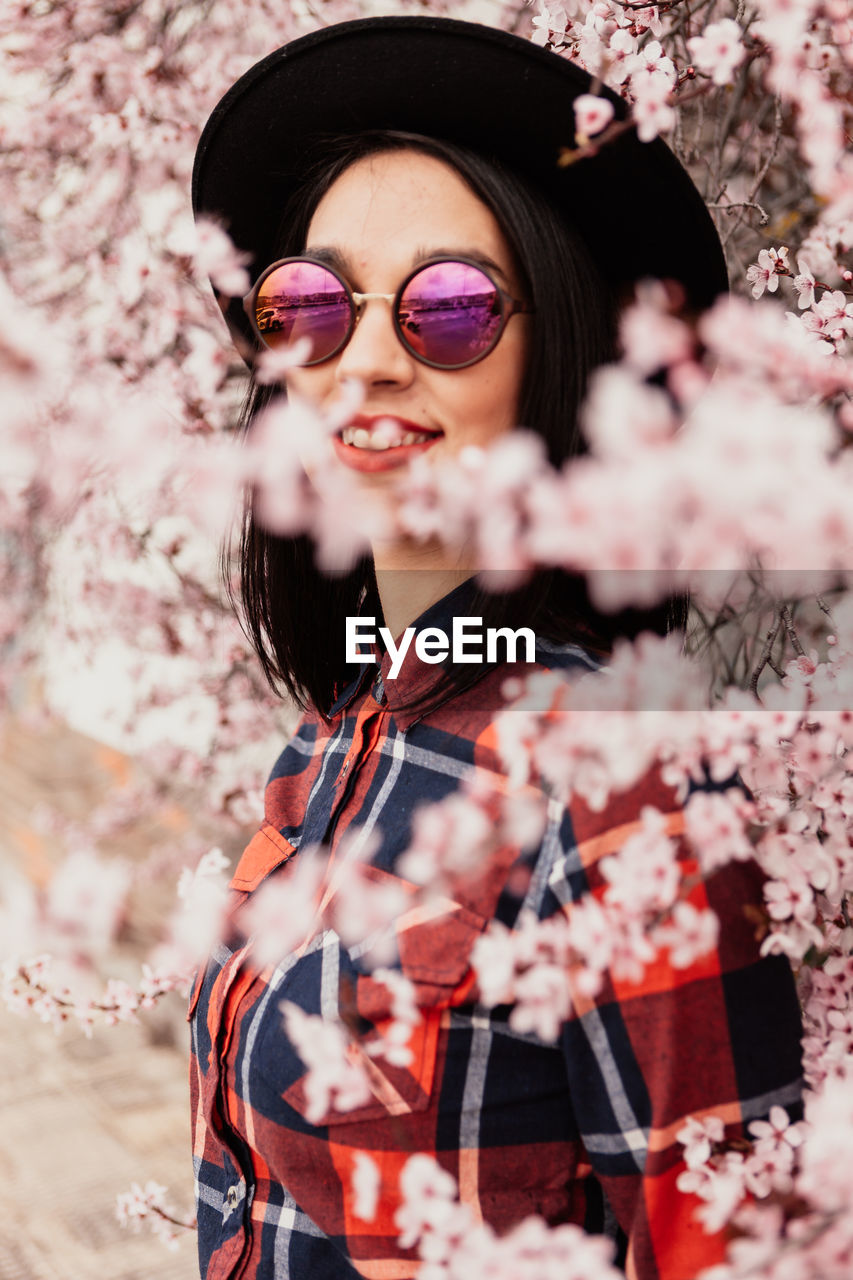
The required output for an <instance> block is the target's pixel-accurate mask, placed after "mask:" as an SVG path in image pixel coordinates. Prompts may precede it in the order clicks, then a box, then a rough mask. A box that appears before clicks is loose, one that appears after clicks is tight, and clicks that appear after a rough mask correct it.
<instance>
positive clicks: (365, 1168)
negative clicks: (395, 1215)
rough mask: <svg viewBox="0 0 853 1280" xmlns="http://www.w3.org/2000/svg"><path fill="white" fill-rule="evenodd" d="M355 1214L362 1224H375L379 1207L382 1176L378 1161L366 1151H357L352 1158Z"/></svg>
mask: <svg viewBox="0 0 853 1280" xmlns="http://www.w3.org/2000/svg"><path fill="white" fill-rule="evenodd" d="M352 1162H353V1170H352V1189H353V1194H354V1200H353V1213H354V1214H355V1216H356V1217H357V1218H361V1220H362V1222H373V1221H374V1219H375V1218H376V1211H377V1209H378V1207H379V1192H380V1189H381V1187H382V1174H381V1172H380V1170H379V1166H378V1164H377V1163H376V1161H375V1160H374V1159H373V1158H372V1156H369V1155H368V1154H367V1152H365V1151H355V1152H353V1157H352Z"/></svg>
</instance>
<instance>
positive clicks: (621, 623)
mask: <svg viewBox="0 0 853 1280" xmlns="http://www.w3.org/2000/svg"><path fill="white" fill-rule="evenodd" d="M405 149H414V150H417V151H420V152H423V153H425V154H427V155H431V156H435V157H436V158H438V159H440V160H443V161H444V162H445V163H447V164H449V165H450V166H451V167H452V168H453V169H455V170H456V172H457V173H459V174H460V176H461V177H462V178H463V179H464V180H465V181H466V182H467V184H468V186H469V187H470V188H471V190H472V191H473V192H474V193H475V195H477V196H478V197H479V198H480V199H481V200H482V201H483V202H484V204H486V205H487V206H488V207H489V208H490V209H491V211H492V213H493V214H494V216H495V217H496V219H497V221H498V223H499V225H500V227H501V229H502V231H503V233H504V235H505V237H506V240H507V243H508V245H509V247H510V250H511V251H512V254H513V256H514V259H515V264H516V266H517V269H518V273H519V279H520V281H521V284H522V288H523V290H524V297H525V298H526V300H528V301H530V302H532V304H533V307H534V312H533V315H532V316H531V338H530V345H529V353H530V354H529V358H528V364H527V368H526V371H525V376H524V379H523V383H522V388H521V396H520V402H519V422H520V425H523V426H526V427H529V428H531V429H532V430H535V431H536V432H537V433H538V434H539V435H540V436H542V438H543V440H544V441H545V446H546V450H547V454H548V458H549V461H550V462H551V464H552V465H554V466H559V465H560V464H561V463H562V462H564V461H565V460H566V459H567V458H570V457H573V456H575V455H577V454H580V453H582V452H583V451H584V447H585V446H584V442H583V437H582V435H581V432H580V425H579V416H580V415H579V411H580V407H581V404H582V401H583V398H584V395H585V393H586V388H587V382H588V378H589V375H590V373H591V371H592V370H593V369H594V368H595V367H596V366H597V365H600V364H604V363H606V362H607V361H609V360H611V359H613V357H614V354H615V341H616V302H615V300H614V297H613V295H612V292H611V290H610V288H609V286H608V285H606V284H605V283H604V281H603V279H602V278H601V276H600V274H599V272H598V270H597V268H596V266H595V263H594V262H593V260H592V258H591V255H590V253H589V251H588V250H587V248H586V247H585V245H584V244H583V242H582V241H581V239H580V237H579V236H578V235H577V233H576V232H575V231H574V230H573V229H572V227H571V226H570V225H569V224H567V222H566V221H565V219H564V218H562V217H561V216H560V214H558V213H557V211H556V209H555V208H554V207H553V205H552V204H551V203H550V201H549V200H548V199H547V198H546V197H545V196H544V194H543V193H542V192H540V191H539V190H538V189H536V188H535V187H534V186H532V184H531V183H530V182H529V180H527V179H526V178H521V177H519V176H518V175H517V174H515V173H512V172H510V171H509V170H508V169H507V168H506V166H505V165H504V164H503V163H502V162H500V161H498V160H497V159H496V158H495V157H493V156H489V157H487V156H485V155H483V154H480V153H478V152H474V151H470V150H468V149H467V148H464V147H461V146H459V145H457V144H455V143H449V142H444V141H440V140H438V139H434V138H426V137H421V136H420V135H415V134H407V133H401V132H389V131H375V132H363V133H360V134H357V135H354V136H352V137H343V138H335V139H327V140H325V141H324V142H323V143H322V146H321V147H320V148H318V153H319V155H320V157H321V158H320V159H319V160H318V161H317V162H316V163H315V164H314V166H313V168H311V169H310V170H309V171H308V176H307V179H306V181H305V183H304V184H303V186H302V187H301V188H300V191H299V193H298V195H297V196H296V198H295V199H294V200H293V201H292V202H291V204H290V206H289V207H288V208H287V209H286V210H285V212H284V217H283V219H282V223H281V227H280V232H279V238H278V245H277V249H276V253H275V256H276V257H288V256H290V255H295V254H298V253H301V252H302V250H303V249H304V247H305V242H306V237H307V232H308V226H309V223H310V221H311V217H312V216H313V213H314V210H315V209H316V207H317V205H318V204H319V202H320V200H321V199H322V197H323V195H324V194H325V193H326V192H327V191H328V190H329V188H330V187H331V185H332V184H333V183H334V181H335V180H336V179H337V178H338V177H339V176H340V175H341V174H342V173H343V172H344V170H345V169H347V168H348V167H349V166H350V165H351V164H353V163H354V162H355V161H356V160H359V159H362V158H363V157H365V156H368V155H373V154H377V153H379V152H386V151H393V150H405ZM258 265H259V266H261V267H262V266H264V265H266V264H258ZM272 395H273V391H272V390H271V388H269V387H266V386H260V385H258V384H257V383H254V382H253V383H252V385H251V387H250V389H249V393H248V396H247V398H246V403H245V405H244V407H243V413H242V417H241V425H242V426H243V427H244V428H246V427H248V426H249V424H250V423H251V421H252V420H253V418H254V417H255V415H256V414H257V413H258V412H259V411H260V410H261V409H262V408H263V407H264V406H265V405H266V404H267V403H268V402H269V401H270V399H271V398H272ZM240 565H241V583H240V586H241V599H242V612H243V617H244V625H245V627H246V630H247V633H248V635H249V638H250V639H251V641H252V643H253V645H254V647H255V649H256V651H257V653H258V656H259V658H260V661H261V664H262V666H263V669H264V673H265V675H266V677H267V679H268V680H269V682H270V684H271V685H272V687H273V688H279V687H283V688H284V689H285V690H287V692H289V693H290V694H291V696H292V697H293V698H294V699H295V700H296V701H297V702H298V703H299V704H300V705H301V706H303V707H304V706H306V705H308V704H309V703H312V704H313V705H314V706H315V707H316V708H317V709H318V710H319V711H320V712H321V714H325V713H326V712H328V710H329V708H330V707H331V706H332V704H333V702H334V700H335V698H336V696H337V694H338V693H339V692H340V690H341V689H342V688H343V687H344V686H345V684H346V683H348V682H349V681H350V680H352V678H353V677H354V676H355V675H356V674H358V673H359V672H361V671H363V668H362V667H358V668H348V667H347V666H346V664H345V663H344V661H343V636H344V619H345V618H346V617H348V616H350V617H351V616H354V615H355V614H357V613H358V612H359V610H360V609H361V610H362V611H363V612H366V613H368V614H370V615H373V616H376V617H378V618H380V619H381V614H382V606H381V603H380V601H379V595H378V591H377V588H376V581H375V577H374V574H373V564H372V561H371V559H370V558H369V557H367V558H364V559H362V560H360V561H359V562H358V564H356V566H355V567H354V568H353V569H352V570H351V571H350V572H348V573H345V574H342V575H334V576H332V575H329V574H327V573H324V572H322V571H320V570H319V569H318V568H317V567H316V564H315V559H314V550H313V545H312V543H311V541H310V539H309V538H308V537H305V536H297V537H281V536H278V535H276V534H273V533H270V532H268V531H267V530H266V529H265V528H264V527H263V526H262V525H261V524H259V523H258V522H257V521H256V520H255V519H254V516H253V512H252V504H251V501H250V502H249V503H247V509H246V518H245V521H244V526H243V531H242V538H241V543H240ZM306 605H308V606H309V607H307V608H306V607H305V606H306ZM366 606H369V607H366ZM470 612H471V614H472V615H473V616H476V617H482V619H483V625H484V626H486V627H501V626H513V627H519V626H528V627H532V628H533V630H534V631H535V633H536V634H537V636H543V637H547V638H549V639H551V640H555V641H564V642H565V641H575V642H577V643H579V644H583V645H585V646H586V647H587V648H588V649H591V650H593V651H597V652H599V653H602V654H606V653H607V652H609V651H610V649H611V648H612V645H613V642H614V640H615V639H616V638H617V637H618V636H632V635H635V634H637V633H639V631H641V630H649V629H650V630H654V631H657V632H663V631H665V630H667V629H668V627H669V625H671V624H672V622H673V621H682V622H683V619H681V618H677V619H676V618H674V617H673V610H672V607H671V605H669V604H665V605H664V606H662V607H661V608H659V609H657V610H653V611H651V612H639V611H635V610H626V611H623V612H622V613H621V614H617V615H613V616H610V615H601V614H599V613H598V612H597V611H596V610H595V609H594V608H593V606H592V604H591V602H590V600H589V596H588V594H587V590H586V584H585V581H584V579H583V577H582V576H580V575H576V574H572V573H568V572H564V571H563V570H560V569H550V570H542V571H539V572H536V573H534V574H532V575H531V577H530V578H529V579H528V581H527V582H526V583H525V585H524V586H522V587H521V588H520V589H518V590H516V591H513V592H512V593H511V594H505V595H497V594H495V593H493V592H487V591H485V590H483V589H481V588H479V587H477V588H476V590H475V595H474V599H473V601H472V602H471V604H470ZM311 621H314V622H315V623H319V625H314V626H311V625H310V623H311ZM444 669H445V675H446V677H447V679H448V680H449V681H451V682H452V685H457V686H461V685H463V684H464V683H468V682H470V681H471V679H472V678H476V675H475V676H473V677H472V674H471V671H472V669H471V667H470V666H468V665H466V666H465V667H458V668H457V667H454V665H453V664H452V663H449V662H448V663H447V664H445V668H444ZM446 692H447V685H446V684H445V685H444V688H443V692H442V693H441V695H440V696H439V695H437V696H436V698H435V701H439V700H440V697H444V696H446ZM430 705H431V704H429V703H427V704H424V707H423V708H422V713H423V712H425V711H427V710H429V706H430Z"/></svg>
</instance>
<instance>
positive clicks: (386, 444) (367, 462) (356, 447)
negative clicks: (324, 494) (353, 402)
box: [332, 414, 444, 471]
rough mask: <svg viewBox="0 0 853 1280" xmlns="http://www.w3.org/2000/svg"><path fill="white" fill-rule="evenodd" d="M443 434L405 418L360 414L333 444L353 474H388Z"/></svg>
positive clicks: (428, 446) (333, 439) (334, 439)
mask: <svg viewBox="0 0 853 1280" xmlns="http://www.w3.org/2000/svg"><path fill="white" fill-rule="evenodd" d="M443 434H444V433H443V432H442V431H433V430H430V429H429V428H426V427H422V426H420V425H419V424H418V423H416V422H409V421H407V420H406V419H405V418H394V417H389V416H387V415H383V416H381V417H375V418H371V417H368V416H367V415H366V414H359V415H358V416H357V417H356V418H354V419H353V422H352V424H351V425H350V426H348V427H344V429H343V431H341V432H339V433H338V434H337V435H336V436H333V438H332V443H333V446H334V450H335V453H336V454H337V456H338V457H339V458H340V460H341V462H343V463H345V464H346V465H347V466H348V467H352V468H353V470H355V471H390V470H391V469H392V468H394V467H402V466H405V465H406V463H407V462H409V460H410V459H411V458H413V457H414V456H415V455H416V454H418V453H424V452H425V451H426V450H427V449H429V448H431V447H432V445H434V444H435V442H436V440H438V439H440V437H441V436H442V435H443Z"/></svg>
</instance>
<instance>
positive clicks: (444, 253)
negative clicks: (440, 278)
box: [412, 244, 509, 282]
mask: <svg viewBox="0 0 853 1280" xmlns="http://www.w3.org/2000/svg"><path fill="white" fill-rule="evenodd" d="M428 258H451V259H453V258H468V259H469V260H470V261H471V262H476V263H477V265H478V266H479V267H485V268H486V269H487V270H489V271H494V273H495V274H496V275H499V276H501V277H502V279H503V280H505V281H507V282H508V281H509V277H508V276H507V273H506V272H505V271H504V269H503V267H501V266H499V265H498V263H497V262H495V260H494V258H490V257H489V256H488V254H486V253H483V252H481V250H479V249H471V248H468V249H466V248H463V247H462V246H460V245H458V244H457V245H454V246H453V247H452V248H449V249H443V248H441V247H438V248H436V247H435V246H432V245H430V246H421V247H419V248H418V249H416V250H415V252H414V254H413V255H412V266H413V267H416V266H417V265H418V263H419V262H424V261H425V260H427V259H428Z"/></svg>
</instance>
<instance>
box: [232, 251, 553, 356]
mask: <svg viewBox="0 0 853 1280" xmlns="http://www.w3.org/2000/svg"><path fill="white" fill-rule="evenodd" d="M291 262H307V263H311V264H313V265H314V266H317V267H322V268H323V270H324V271H328V272H329V274H330V275H332V276H334V278H335V279H336V280H337V281H339V283H340V284H341V286H342V288H343V290H344V292H345V294H346V296H347V299H348V301H349V305H350V319H349V324H348V325H347V328H346V332H345V334H344V336H343V337H342V339H341V341H340V342H339V343H338V345H337V346H336V347H335V349H334V351H330V352H329V354H328V355H325V356H321V357H320V359H319V360H305V361H304V362H303V364H302V366H301V367H302V368H305V369H310V368H314V367H315V366H316V365H321V364H325V363H326V362H327V361H328V360H334V358H335V356H337V355H340V353H341V352H342V351H343V349H344V348H345V347H346V346H347V344H348V343H349V341H350V339H351V338H352V335H353V334H354V333H355V328H356V325H357V324H358V322H359V320H360V319H361V314H362V311H363V310H364V306H365V303H367V302H370V301H372V300H373V299H375V298H378V299H382V300H384V301H385V302H390V303H391V316H392V320H393V323H394V330H395V332H396V334H397V337H398V338H399V339H400V342H401V344H402V346H403V348H404V349H405V350H406V351H407V352H408V354H409V355H410V356H411V357H412V359H414V360H417V361H418V363H419V364H425V365H427V367H428V368H430V369H440V370H442V371H444V372H446V373H455V372H456V370H457V369H468V368H470V367H471V365H472V364H478V363H479V362H480V361H481V360H485V358H486V356H488V355H490V354H491V353H492V352H493V351H494V349H495V347H496V346H497V344H498V342H499V341H500V339H501V337H502V335H503V332H504V329H505V328H506V326H507V321H508V320H509V319H510V317H512V316H514V315H516V314H517V313H524V314H528V315H529V314H531V313H532V312H533V310H534V308H533V306H532V305H531V304H530V303H528V302H521V301H519V299H518V298H513V297H512V295H511V294H509V293H507V291H506V289H502V288H501V286H500V285H499V284H498V282H497V280H495V278H494V276H493V275H492V274H491V272H490V271H488V270H487V269H486V268H485V267H484V266H483V264H482V263H481V262H477V261H475V260H474V259H473V258H465V257H461V256H460V257H448V256H446V255H443V256H441V257H437V258H428V259H427V260H426V261H425V262H421V263H419V264H418V265H417V266H416V267H415V268H414V269H413V270H412V271H410V272H409V274H408V275H407V276H406V277H405V279H404V280H403V282H402V284H401V285H400V287H399V288H398V289H397V292H396V293H359V292H358V291H357V290H355V289H353V288H352V287H351V286H350V284H349V282H348V281H347V280H346V279H345V278H344V277H343V276H342V275H341V273H340V271H338V270H336V269H335V268H334V267H332V266H330V265H329V263H328V262H324V261H322V259H320V258H312V257H311V255H310V254H296V255H295V256H294V257H290V258H279V259H278V261H276V262H273V263H271V264H270V265H269V266H268V267H266V268H265V269H264V270H263V271H262V272H261V274H260V275H259V276H258V279H257V281H256V282H255V284H254V285H253V286H252V288H251V289H250V290H249V292H248V293H247V294H246V296H245V298H244V299H243V310H244V311H245V312H246V315H247V316H248V319H249V324H250V325H251V326H252V330H253V332H254V334H255V336H256V338H257V339H258V341H259V342H260V344H261V345H262V346H264V347H266V348H267V349H268V350H273V349H274V348H272V347H271V346H270V344H269V343H268V342H267V341H266V339H265V338H264V335H263V333H262V331H261V330H260V329H259V328H258V322H257V316H256V308H257V300H258V296H259V294H260V291H261V286H262V284H263V283H264V281H265V280H266V279H267V278H268V277H269V276H271V275H272V273H273V272H274V271H277V270H278V268H279V267H285V266H287V265H288V263H291ZM442 262H458V263H461V264H462V265H463V266H466V267H473V268H475V270H477V271H479V272H480V273H481V275H484V276H485V277H486V279H487V280H488V281H489V283H490V284H491V285H492V287H493V288H494V290H495V292H496V293H497V295H498V298H499V299H500V304H501V322H500V325H499V327H498V329H497V332H496V333H495V336H494V338H493V339H492V341H491V342H490V343H489V345H488V347H486V349H485V351H480V352H478V353H477V355H475V356H473V357H472V358H471V359H470V360H464V361H463V362H462V363H461V364H441V363H440V362H438V361H436V360H429V359H428V358H427V357H426V356H424V355H422V354H421V353H420V352H419V351H415V350H414V349H413V348H412V347H411V346H410V345H409V343H408V341H407V340H406V335H405V332H404V330H403V324H402V321H401V320H400V302H401V301H402V297H403V294H404V293H405V291H406V289H407V287H408V286H409V284H411V282H412V280H414V278H415V276H417V275H420V273H421V272H422V271H425V270H426V269H427V268H428V267H435V266H438V265H440V264H441V263H442Z"/></svg>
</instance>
